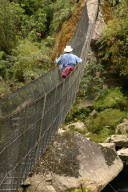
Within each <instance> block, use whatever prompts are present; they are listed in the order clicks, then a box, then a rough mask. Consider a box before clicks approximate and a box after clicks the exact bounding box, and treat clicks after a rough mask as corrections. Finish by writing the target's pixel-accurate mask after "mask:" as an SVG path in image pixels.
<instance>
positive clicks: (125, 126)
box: [116, 119, 128, 135]
mask: <svg viewBox="0 0 128 192" xmlns="http://www.w3.org/2000/svg"><path fill="white" fill-rule="evenodd" d="M116 134H126V135H127V134H128V119H124V120H123V122H122V123H120V124H119V125H117V127H116Z"/></svg>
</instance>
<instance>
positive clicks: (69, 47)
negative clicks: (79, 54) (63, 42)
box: [64, 45, 73, 53]
mask: <svg viewBox="0 0 128 192" xmlns="http://www.w3.org/2000/svg"><path fill="white" fill-rule="evenodd" d="M72 50H73V49H72V47H71V46H70V45H67V46H66V47H65V49H64V52H67V53H68V52H72Z"/></svg>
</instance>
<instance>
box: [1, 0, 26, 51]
mask: <svg viewBox="0 0 128 192" xmlns="http://www.w3.org/2000/svg"><path fill="white" fill-rule="evenodd" d="M22 14H23V10H22V8H20V6H19V5H18V4H16V3H13V2H11V3H9V2H8V0H0V51H5V52H6V53H10V52H11V50H12V48H14V47H15V45H16V42H17V36H18V33H19V28H20V17H21V15H22Z"/></svg>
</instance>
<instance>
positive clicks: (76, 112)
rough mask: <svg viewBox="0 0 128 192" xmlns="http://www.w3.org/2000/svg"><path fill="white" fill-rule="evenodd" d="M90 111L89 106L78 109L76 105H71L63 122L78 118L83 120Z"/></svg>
mask: <svg viewBox="0 0 128 192" xmlns="http://www.w3.org/2000/svg"><path fill="white" fill-rule="evenodd" d="M90 111H91V109H90V108H81V109H79V108H78V107H77V106H73V107H72V109H71V111H70V112H69V113H68V115H67V117H66V120H65V122H66V123H69V122H72V121H78V120H80V121H85V118H86V117H87V116H88V115H89V113H90Z"/></svg>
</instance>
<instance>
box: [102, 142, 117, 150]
mask: <svg viewBox="0 0 128 192" xmlns="http://www.w3.org/2000/svg"><path fill="white" fill-rule="evenodd" d="M99 144H100V145H102V147H108V148H110V149H113V150H115V143H99Z"/></svg>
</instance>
